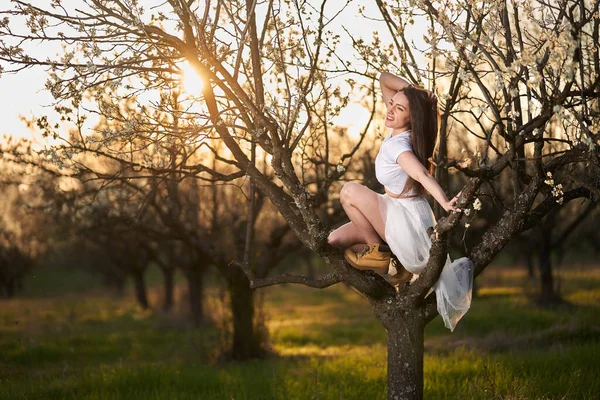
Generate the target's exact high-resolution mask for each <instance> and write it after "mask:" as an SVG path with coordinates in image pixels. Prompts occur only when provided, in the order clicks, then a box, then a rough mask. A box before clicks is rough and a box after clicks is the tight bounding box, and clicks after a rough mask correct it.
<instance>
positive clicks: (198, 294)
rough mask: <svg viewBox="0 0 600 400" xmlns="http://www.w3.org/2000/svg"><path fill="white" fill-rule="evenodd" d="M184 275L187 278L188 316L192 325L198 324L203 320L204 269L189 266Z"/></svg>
mask: <svg viewBox="0 0 600 400" xmlns="http://www.w3.org/2000/svg"><path fill="white" fill-rule="evenodd" d="M186 275H187V279H188V295H189V301H190V317H191V319H192V323H193V324H194V326H200V325H201V324H202V322H204V310H203V309H202V295H203V290H204V285H203V283H204V269H203V268H191V269H190V270H188V271H187V274H186Z"/></svg>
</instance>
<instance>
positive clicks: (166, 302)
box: [161, 268, 175, 311]
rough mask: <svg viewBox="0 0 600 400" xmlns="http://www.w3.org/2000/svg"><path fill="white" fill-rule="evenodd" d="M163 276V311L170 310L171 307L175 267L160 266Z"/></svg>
mask: <svg viewBox="0 0 600 400" xmlns="http://www.w3.org/2000/svg"><path fill="white" fill-rule="evenodd" d="M161 270H162V273H163V278H164V283H163V284H164V289H165V293H164V296H165V297H164V299H163V307H162V308H163V311H171V310H172V309H173V292H174V290H173V289H174V277H175V268H161Z"/></svg>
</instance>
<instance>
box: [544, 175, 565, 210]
mask: <svg viewBox="0 0 600 400" xmlns="http://www.w3.org/2000/svg"><path fill="white" fill-rule="evenodd" d="M546 178H547V179H546V180H545V181H544V183H545V184H546V185H548V186H550V187H551V188H552V196H553V197H555V198H556V202H557V203H558V204H562V203H563V201H564V197H563V196H564V194H565V193H564V192H563V190H562V188H563V186H562V184H560V183H559V184H558V185H555V184H554V178H553V177H552V172H550V171H548V172H546Z"/></svg>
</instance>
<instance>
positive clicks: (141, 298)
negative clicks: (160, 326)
mask: <svg viewBox="0 0 600 400" xmlns="http://www.w3.org/2000/svg"><path fill="white" fill-rule="evenodd" d="M131 275H132V276H133V282H134V284H135V298H136V300H137V301H138V304H139V305H140V307H142V308H143V309H144V310H147V309H148V307H149V305H148V293H147V291H146V281H145V280H144V271H142V270H137V269H136V270H133V272H132V274H131Z"/></svg>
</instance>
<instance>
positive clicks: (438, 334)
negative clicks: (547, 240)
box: [0, 267, 600, 400]
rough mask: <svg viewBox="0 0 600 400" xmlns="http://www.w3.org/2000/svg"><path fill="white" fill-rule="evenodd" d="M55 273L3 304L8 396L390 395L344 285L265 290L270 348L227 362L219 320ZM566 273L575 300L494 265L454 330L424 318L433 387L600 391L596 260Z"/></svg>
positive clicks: (458, 394) (0, 364)
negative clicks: (168, 311) (68, 285)
mask: <svg viewBox="0 0 600 400" xmlns="http://www.w3.org/2000/svg"><path fill="white" fill-rule="evenodd" d="M49 273H50V272H44V271H37V272H36V278H35V279H36V280H37V281H36V283H35V285H33V286H29V285H28V287H31V288H32V289H31V291H30V292H28V293H25V296H24V297H22V298H19V299H14V300H8V301H2V302H1V303H0V399H188V398H189V399H223V400H225V399H227V400H231V399H235V400H241V399H384V398H385V386H386V335H385V331H384V330H383V328H382V327H381V325H380V324H379V323H378V322H377V320H376V319H375V317H374V316H373V315H372V312H371V309H370V307H369V305H368V303H367V302H366V301H365V300H364V299H362V298H361V297H360V296H359V295H357V294H356V293H354V292H352V291H350V290H349V289H347V288H345V287H343V286H340V287H333V288H330V289H327V290H314V289H308V288H303V287H298V286H280V287H275V288H269V289H267V290H266V292H265V313H266V319H267V323H268V327H269V332H270V338H271V345H272V347H273V350H274V355H273V356H271V357H269V358H268V359H266V360H261V361H250V362H244V363H229V364H221V363H219V362H217V361H216V360H217V356H218V350H219V342H220V338H221V334H220V332H219V331H218V330H217V329H216V328H215V327H214V326H212V325H206V326H204V327H202V328H200V329H194V328H192V327H190V326H189V325H188V324H187V323H186V322H185V321H184V320H183V319H182V318H181V317H180V316H179V312H176V313H174V314H173V315H165V314H162V313H160V312H141V311H140V310H139V309H138V308H137V307H136V305H135V303H134V301H133V300H132V296H131V295H128V296H127V297H126V298H124V299H117V298H113V297H110V296H108V295H107V294H106V293H104V292H102V291H100V290H97V289H94V290H93V291H92V292H91V294H88V295H82V293H81V292H82V288H83V287H84V286H77V288H76V289H77V290H76V292H75V293H70V294H63V295H58V294H56V292H53V295H52V296H49V297H48V296H44V295H43V286H44V285H43V284H41V283H40V282H47V284H48V285H49V287H51V288H52V290H55V287H56V285H53V283H52V281H53V279H61V280H63V279H68V273H66V272H64V271H63V272H60V273H57V274H53V275H48V274H49ZM45 274H46V275H45ZM151 275H152V273H151ZM77 279H78V282H85V277H83V276H79V275H78V276H77ZM560 279H561V287H562V290H563V294H564V297H565V298H566V299H567V300H568V301H569V302H570V304H571V305H570V306H565V307H561V308H557V309H551V310H542V309H539V308H537V307H535V306H534V305H532V302H531V301H530V300H529V297H528V296H530V295H531V293H533V287H532V283H531V282H529V281H528V280H527V278H526V277H525V274H524V271H522V270H521V269H515V268H497V269H494V267H492V269H490V270H488V271H486V272H485V273H484V276H482V277H481V279H480V285H479V296H478V297H477V298H476V299H474V302H473V306H472V309H471V310H470V311H469V313H468V314H467V315H466V317H465V318H464V319H463V320H462V321H461V322H460V323H459V325H458V327H457V329H456V330H455V332H454V333H450V332H449V331H448V330H447V329H445V328H444V327H443V324H442V322H441V320H439V319H436V320H435V321H433V322H432V323H431V324H429V326H428V327H427V329H426V339H425V346H426V355H425V366H424V368H425V398H427V399H593V398H597V397H596V396H597V393H600V381H599V380H598V379H597V377H598V376H600V361H599V360H600V340H599V338H600V335H599V333H600V305H599V304H600V303H599V300H600V268H598V267H596V268H590V267H585V268H584V267H573V268H570V269H562V270H561V271H560ZM154 282H156V283H157V284H156V285H154V286H153V289H152V290H151V296H150V298H151V302H153V304H157V303H158V296H159V294H158V291H159V285H158V284H159V283H160V282H159V281H158V280H154ZM82 285H83V284H82ZM181 290H182V288H179V292H181ZM179 294H180V295H181V293H179ZM209 304H211V305H212V306H211V308H210V309H209V310H207V311H208V312H210V313H212V314H213V315H214V316H215V317H218V314H219V312H218V307H217V306H216V305H215V304H216V303H215V302H209Z"/></svg>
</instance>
